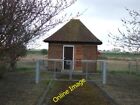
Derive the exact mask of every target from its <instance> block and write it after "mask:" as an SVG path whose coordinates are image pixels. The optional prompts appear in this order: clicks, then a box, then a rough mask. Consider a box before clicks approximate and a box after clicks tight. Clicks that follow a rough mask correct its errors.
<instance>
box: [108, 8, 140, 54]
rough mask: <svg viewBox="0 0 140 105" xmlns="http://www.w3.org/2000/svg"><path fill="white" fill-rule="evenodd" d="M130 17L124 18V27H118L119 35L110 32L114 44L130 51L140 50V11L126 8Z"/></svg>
mask: <svg viewBox="0 0 140 105" xmlns="http://www.w3.org/2000/svg"><path fill="white" fill-rule="evenodd" d="M126 10H127V11H128V13H129V17H127V18H126V19H125V18H124V19H122V20H121V21H122V24H123V27H122V28H121V29H118V31H119V35H113V34H112V33H110V34H109V37H111V39H113V41H114V45H115V46H118V47H121V48H123V49H128V50H129V51H135V52H139V50H140V13H139V12H137V11H134V10H129V9H126Z"/></svg>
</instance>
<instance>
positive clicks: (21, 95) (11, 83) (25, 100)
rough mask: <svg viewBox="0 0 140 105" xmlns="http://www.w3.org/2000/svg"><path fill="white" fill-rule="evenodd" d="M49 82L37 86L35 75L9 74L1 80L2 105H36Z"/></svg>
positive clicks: (0, 104)
mask: <svg viewBox="0 0 140 105" xmlns="http://www.w3.org/2000/svg"><path fill="white" fill-rule="evenodd" d="M47 83H48V82H46V81H45V82H41V83H40V84H38V85H36V84H35V82H34V73H33V72H32V73H29V72H28V73H16V72H15V73H7V74H6V75H5V77H4V78H3V79H2V80H0V105H35V104H36V103H37V101H38V99H39V97H40V96H41V95H42V92H43V91H44V89H45V88H46V85H47Z"/></svg>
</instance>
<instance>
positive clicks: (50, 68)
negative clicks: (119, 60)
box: [35, 59, 107, 84]
mask: <svg viewBox="0 0 140 105" xmlns="http://www.w3.org/2000/svg"><path fill="white" fill-rule="evenodd" d="M43 69H44V71H46V73H48V74H51V76H50V78H47V79H50V80H51V79H53V80H60V81H61V80H63V81H66V80H71V81H77V80H79V79H81V78H85V79H86V80H87V81H101V82H102V83H103V84H106V82H107V64H106V61H105V60H75V61H72V60H62V59H48V60H38V61H36V70H35V72H36V73H35V74H36V76H35V82H36V83H39V81H40V80H41V78H42V77H41V71H42V70H43Z"/></svg>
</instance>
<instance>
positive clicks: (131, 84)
mask: <svg viewBox="0 0 140 105" xmlns="http://www.w3.org/2000/svg"><path fill="white" fill-rule="evenodd" d="M98 85H99V86H100V87H101V88H102V89H103V90H104V91H106V92H107V93H108V95H110V96H111V97H112V98H113V99H114V100H115V101H116V102H117V103H118V104H119V105H139V104H140V77H138V76H135V75H129V74H109V75H108V83H107V85H106V86H104V87H103V86H101V84H98Z"/></svg>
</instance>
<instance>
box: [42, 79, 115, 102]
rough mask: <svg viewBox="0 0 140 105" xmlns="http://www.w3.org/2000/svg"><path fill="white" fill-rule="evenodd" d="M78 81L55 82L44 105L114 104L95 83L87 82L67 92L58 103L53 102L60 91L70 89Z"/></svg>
mask: <svg viewBox="0 0 140 105" xmlns="http://www.w3.org/2000/svg"><path fill="white" fill-rule="evenodd" d="M75 83H76V82H68V81H67V82H64V81H63V82H62V81H61V82H55V84H54V86H53V88H52V89H51V92H50V97H49V99H48V97H46V99H45V101H44V105H46V102H47V101H48V100H49V102H48V104H47V105H113V104H112V103H111V101H110V100H109V99H108V98H107V97H106V96H105V95H104V94H103V92H102V91H101V90H100V89H99V88H98V87H97V86H96V85H94V84H91V83H87V82H86V83H85V84H84V85H83V86H81V87H78V88H77V89H75V90H74V91H72V92H70V93H69V94H67V95H66V96H65V97H63V98H62V99H61V100H60V101H58V102H57V103H55V102H53V97H55V96H58V95H59V94H60V92H63V91H65V90H67V89H68V87H69V86H70V85H72V84H75Z"/></svg>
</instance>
